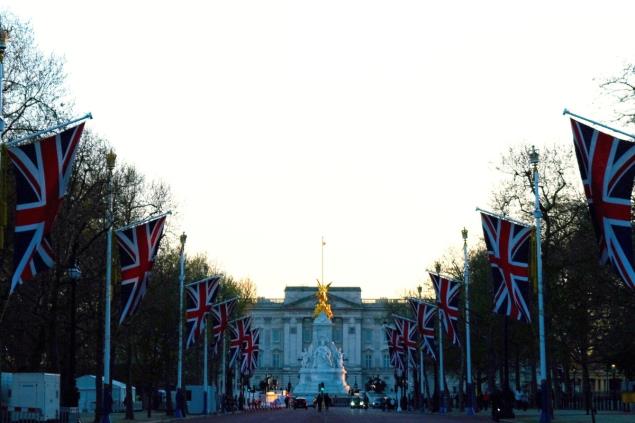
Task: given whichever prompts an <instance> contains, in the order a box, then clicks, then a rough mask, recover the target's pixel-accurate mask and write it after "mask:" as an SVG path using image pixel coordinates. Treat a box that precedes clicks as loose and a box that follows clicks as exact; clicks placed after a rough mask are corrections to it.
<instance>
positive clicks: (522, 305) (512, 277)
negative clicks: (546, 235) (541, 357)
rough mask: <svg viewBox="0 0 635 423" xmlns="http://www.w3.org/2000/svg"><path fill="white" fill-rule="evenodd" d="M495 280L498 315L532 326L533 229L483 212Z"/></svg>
mask: <svg viewBox="0 0 635 423" xmlns="http://www.w3.org/2000/svg"><path fill="white" fill-rule="evenodd" d="M481 220H482V223H483V234H484V235H485V244H486V245H487V255H488V258H489V263H490V267H491V269H492V278H493V280H494V313H499V314H504V315H506V316H510V317H511V318H512V319H515V320H521V321H524V322H527V323H529V322H530V321H531V315H530V314H529V295H530V292H531V289H530V286H529V255H530V244H531V230H532V228H531V226H527V225H523V224H520V223H516V222H511V221H509V220H507V219H501V218H499V217H497V216H493V215H491V214H488V213H481Z"/></svg>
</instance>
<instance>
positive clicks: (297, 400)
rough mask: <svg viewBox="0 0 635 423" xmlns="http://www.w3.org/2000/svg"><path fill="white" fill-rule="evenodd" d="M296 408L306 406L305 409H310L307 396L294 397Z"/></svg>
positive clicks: (294, 406) (294, 407)
mask: <svg viewBox="0 0 635 423" xmlns="http://www.w3.org/2000/svg"><path fill="white" fill-rule="evenodd" d="M296 408H304V409H305V410H308V409H309V406H308V405H307V403H306V398H304V397H294V398H293V409H294V410H295V409H296Z"/></svg>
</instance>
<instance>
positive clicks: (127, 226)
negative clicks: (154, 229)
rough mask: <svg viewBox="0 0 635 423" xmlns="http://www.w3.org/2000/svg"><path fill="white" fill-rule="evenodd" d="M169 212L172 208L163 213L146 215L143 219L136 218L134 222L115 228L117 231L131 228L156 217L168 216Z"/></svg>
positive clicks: (170, 212)
mask: <svg viewBox="0 0 635 423" xmlns="http://www.w3.org/2000/svg"><path fill="white" fill-rule="evenodd" d="M171 214H172V210H168V211H166V212H164V213H159V214H154V215H152V216H148V217H146V218H145V219H141V220H137V221H135V222H132V223H129V224H127V225H126V226H122V227H120V228H117V231H125V230H126V229H130V228H133V227H135V226H139V225H143V224H144V223H148V222H150V221H151V220H155V219H158V218H160V217H163V216H169V215H171Z"/></svg>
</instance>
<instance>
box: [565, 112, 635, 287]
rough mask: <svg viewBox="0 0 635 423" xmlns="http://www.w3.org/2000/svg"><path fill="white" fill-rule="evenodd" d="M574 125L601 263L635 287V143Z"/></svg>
mask: <svg viewBox="0 0 635 423" xmlns="http://www.w3.org/2000/svg"><path fill="white" fill-rule="evenodd" d="M571 127H572V129H573V144H574V146H575V154H576V156H577V158H578V166H579V167H580V175H581V176H582V183H583V184H584V193H585V194H586V198H587V204H588V205H589V213H590V214H591V221H592V223H593V228H594V229H595V236H596V237H597V240H598V243H599V245H600V262H601V263H602V264H607V263H608V262H610V263H611V265H612V267H613V269H614V270H615V271H616V272H617V273H618V274H619V276H620V277H621V278H622V280H623V281H624V283H626V285H627V286H629V287H631V288H635V270H634V269H633V244H632V225H631V195H632V192H633V177H635V166H634V165H635V143H632V142H630V141H624V140H621V139H619V138H615V137H613V136H611V135H608V134H605V133H603V132H600V131H598V130H597V129H594V128H591V127H589V126H587V125H585V124H583V123H580V122H578V121H576V120H573V119H571Z"/></svg>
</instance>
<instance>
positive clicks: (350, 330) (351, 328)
mask: <svg viewBox="0 0 635 423" xmlns="http://www.w3.org/2000/svg"><path fill="white" fill-rule="evenodd" d="M348 334H349V335H355V326H349V327H348Z"/></svg>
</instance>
